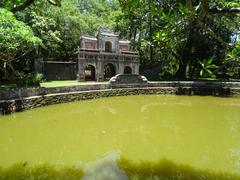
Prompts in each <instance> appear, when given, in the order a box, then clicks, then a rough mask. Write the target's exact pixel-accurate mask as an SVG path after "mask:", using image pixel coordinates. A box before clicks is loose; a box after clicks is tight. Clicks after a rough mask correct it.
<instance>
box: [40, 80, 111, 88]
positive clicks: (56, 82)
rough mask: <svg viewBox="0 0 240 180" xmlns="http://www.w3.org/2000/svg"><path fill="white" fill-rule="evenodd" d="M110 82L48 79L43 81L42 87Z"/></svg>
mask: <svg viewBox="0 0 240 180" xmlns="http://www.w3.org/2000/svg"><path fill="white" fill-rule="evenodd" d="M107 83H108V82H78V81H46V82H43V83H41V87H58V86H75V85H91V84H107Z"/></svg>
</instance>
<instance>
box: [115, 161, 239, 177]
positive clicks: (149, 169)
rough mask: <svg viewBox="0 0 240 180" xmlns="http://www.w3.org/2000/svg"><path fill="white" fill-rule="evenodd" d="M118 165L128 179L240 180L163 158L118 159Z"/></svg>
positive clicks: (226, 174) (229, 175)
mask: <svg viewBox="0 0 240 180" xmlns="http://www.w3.org/2000/svg"><path fill="white" fill-rule="evenodd" d="M118 165H119V166H120V168H121V169H122V170H123V171H124V172H125V173H126V174H127V176H128V177H129V180H228V179H229V180H240V175H235V174H228V173H217V172H212V171H208V170H199V169H195V168H193V167H191V166H187V165H181V164H176V163H174V162H172V161H169V160H165V159H164V160H161V161H159V162H158V163H151V162H141V163H133V162H131V161H129V160H127V159H120V160H119V161H118Z"/></svg>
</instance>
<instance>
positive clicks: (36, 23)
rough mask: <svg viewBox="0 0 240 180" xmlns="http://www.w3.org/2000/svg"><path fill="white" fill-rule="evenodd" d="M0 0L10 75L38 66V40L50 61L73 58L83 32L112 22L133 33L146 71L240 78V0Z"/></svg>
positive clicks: (4, 68) (0, 56) (0, 30)
mask: <svg viewBox="0 0 240 180" xmlns="http://www.w3.org/2000/svg"><path fill="white" fill-rule="evenodd" d="M0 6H2V7H3V8H1V11H0V25H1V26H0V38H1V41H0V46H1V47H0V48H1V51H0V52H1V53H0V63H1V64H0V68H1V72H0V74H1V73H2V74H1V76H2V77H3V74H5V77H9V76H8V75H7V74H8V73H9V74H12V76H14V74H16V73H13V72H17V71H19V72H20V71H22V72H20V74H26V72H27V73H29V72H31V71H32V69H33V68H32V66H33V60H34V58H36V50H34V49H33V48H35V47H38V48H36V49H37V50H38V51H37V52H38V53H39V52H41V57H43V59H44V60H66V61H68V60H71V59H72V55H73V53H74V52H75V50H76V48H77V47H78V45H79V37H80V35H81V34H83V33H88V34H91V35H94V33H95V32H96V31H97V30H98V29H99V28H100V27H104V28H110V29H113V30H115V31H119V32H121V36H122V37H127V38H129V39H130V40H131V42H132V50H136V51H139V53H140V55H141V67H142V72H145V70H146V69H147V70H148V72H150V74H151V67H155V69H154V68H153V72H157V76H155V77H154V78H153V79H159V78H177V79H186V78H190V79H196V78H197V79H199V78H212V79H216V78H218V79H223V78H225V79H229V78H233V79H239V78H240V68H239V61H240V60H239V38H237V37H238V36H239V31H240V26H239V22H240V16H239V12H240V9H239V7H240V3H239V1H238V0H228V1H225V0H180V1H177V0H119V1H118V0H16V1H11V0H3V1H2V2H1V3H0ZM36 45H37V46H36ZM39 50H40V51H39ZM149 67H150V69H149ZM156 67H157V69H156ZM18 74H19V73H18ZM146 75H148V74H146Z"/></svg>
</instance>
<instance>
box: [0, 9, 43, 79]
mask: <svg viewBox="0 0 240 180" xmlns="http://www.w3.org/2000/svg"><path fill="white" fill-rule="evenodd" d="M0 24H1V27H0V69H1V70H3V71H4V72H5V74H6V75H8V77H13V76H14V74H15V69H14V66H13V63H14V62H15V61H16V59H18V58H19V57H20V56H22V55H24V53H27V52H29V51H30V50H32V49H33V48H34V46H36V45H40V44H41V43H42V41H41V40H40V39H39V38H38V37H36V36H35V35H34V34H33V32H32V30H31V28H30V27H29V26H27V25H26V24H24V23H23V22H21V21H18V20H17V19H16V18H15V17H14V14H13V13H11V12H10V11H8V10H6V9H4V8H0Z"/></svg>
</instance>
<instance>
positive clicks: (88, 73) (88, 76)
mask: <svg viewBox="0 0 240 180" xmlns="http://www.w3.org/2000/svg"><path fill="white" fill-rule="evenodd" d="M84 74H85V81H95V80H96V78H95V67H94V66H93V65H90V64H89V65H87V66H86V67H85V69H84Z"/></svg>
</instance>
